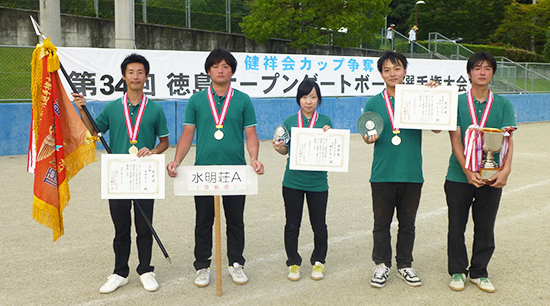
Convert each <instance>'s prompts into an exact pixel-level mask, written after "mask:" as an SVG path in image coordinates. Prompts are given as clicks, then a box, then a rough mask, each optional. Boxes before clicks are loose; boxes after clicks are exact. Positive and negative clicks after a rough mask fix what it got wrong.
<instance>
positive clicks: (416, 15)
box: [414, 1, 426, 26]
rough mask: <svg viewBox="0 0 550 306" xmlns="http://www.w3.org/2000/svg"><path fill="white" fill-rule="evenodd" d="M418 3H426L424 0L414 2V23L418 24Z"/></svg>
mask: <svg viewBox="0 0 550 306" xmlns="http://www.w3.org/2000/svg"><path fill="white" fill-rule="evenodd" d="M419 4H426V2H424V1H416V4H415V5H414V25H415V26H418V5H419Z"/></svg>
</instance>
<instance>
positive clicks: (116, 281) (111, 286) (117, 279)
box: [99, 274, 128, 293]
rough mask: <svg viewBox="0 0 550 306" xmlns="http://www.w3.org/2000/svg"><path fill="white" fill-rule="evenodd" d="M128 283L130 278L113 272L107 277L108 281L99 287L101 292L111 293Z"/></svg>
mask: <svg viewBox="0 0 550 306" xmlns="http://www.w3.org/2000/svg"><path fill="white" fill-rule="evenodd" d="M127 283H128V278H127V277H126V278H124V277H122V276H120V275H118V274H112V275H109V277H107V282H106V283H105V284H104V285H103V286H101V288H99V292H101V293H111V292H113V291H115V290H116V289H117V288H118V287H121V286H124V285H126V284H127Z"/></svg>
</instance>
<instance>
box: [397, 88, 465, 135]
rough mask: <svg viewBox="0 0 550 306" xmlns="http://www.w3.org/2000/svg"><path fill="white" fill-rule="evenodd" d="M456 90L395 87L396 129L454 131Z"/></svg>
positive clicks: (456, 105)
mask: <svg viewBox="0 0 550 306" xmlns="http://www.w3.org/2000/svg"><path fill="white" fill-rule="evenodd" d="M457 108H458V87H457V86H438V87H435V88H429V87H427V86H422V85H403V84H398V85H396V86H395V109H394V114H395V118H394V123H395V126H396V127H398V128H402V129H417V130H448V131H455V130H456V120H457Z"/></svg>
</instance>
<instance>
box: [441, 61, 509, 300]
mask: <svg viewBox="0 0 550 306" xmlns="http://www.w3.org/2000/svg"><path fill="white" fill-rule="evenodd" d="M466 69H467V72H468V77H469V79H470V82H471V85H472V88H471V89H470V90H469V91H468V92H467V93H465V94H462V95H460V96H459V98H458V120H457V129H456V131H450V132H449V134H450V137H451V145H452V149H453V153H452V155H451V158H450V161H449V168H448V171H447V177H446V181H445V194H446V197H447V206H448V217H449V232H448V236H447V255H448V270H449V274H450V275H451V282H450V284H449V287H450V288H451V289H453V290H457V291H460V290H463V289H464V281H465V279H466V277H467V276H468V274H469V276H470V281H471V282H472V283H474V284H476V285H477V286H478V287H479V288H480V289H481V290H483V291H486V292H494V291H495V287H494V286H493V285H492V284H491V282H490V281H489V279H488V272H487V265H488V264H489V261H490V260H491V256H492V255H493V252H494V250H495V241H494V240H495V239H494V227H495V220H496V216H497V211H498V206H499V203H500V197H501V195H502V187H504V186H505V185H506V182H507V180H508V175H510V171H511V165H512V152H513V142H512V137H511V132H512V131H514V130H515V129H516V120H515V116H514V109H513V107H512V103H511V102H510V101H509V100H508V99H506V98H504V97H501V96H499V95H496V94H493V93H492V92H491V90H489V83H490V82H491V80H492V79H493V75H494V73H495V71H496V69H497V63H496V60H495V58H494V57H493V56H492V55H491V54H490V53H488V52H476V53H474V54H473V55H472V56H471V57H470V58H469V59H468V63H467V67H466ZM470 207H471V209H472V218H473V221H474V242H473V250H472V258H471V260H470V261H469V262H468V254H467V250H466V245H465V243H464V232H465V230H466V224H467V222H468V218H469V214H470Z"/></svg>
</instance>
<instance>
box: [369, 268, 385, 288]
mask: <svg viewBox="0 0 550 306" xmlns="http://www.w3.org/2000/svg"><path fill="white" fill-rule="evenodd" d="M372 271H373V272H374V273H373V275H372V278H371V280H370V285H371V286H373V287H377V288H382V287H384V286H385V285H386V281H387V280H388V278H389V277H390V268H388V267H386V264H384V263H381V264H378V265H376V266H375V267H374V268H372Z"/></svg>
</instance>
